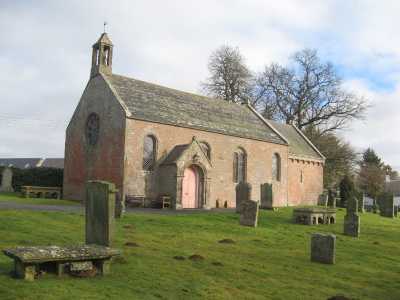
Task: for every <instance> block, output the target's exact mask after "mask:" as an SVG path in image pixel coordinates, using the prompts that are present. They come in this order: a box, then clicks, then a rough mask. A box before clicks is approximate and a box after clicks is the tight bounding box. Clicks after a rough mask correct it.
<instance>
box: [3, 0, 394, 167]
mask: <svg viewBox="0 0 400 300" xmlns="http://www.w3.org/2000/svg"><path fill="white" fill-rule="evenodd" d="M383 2H384V3H382V1H381V2H379V3H378V2H376V1H367V0H366V1H344V0H335V1H334V0H328V1H318V0H310V1H297V0H281V1H279V2H276V1H272V0H268V1H256V0H249V1H245V0H229V1H228V0H225V1H211V0H205V1H192V0H191V1H189V0H188V1H177V0H175V1H161V0H159V1H154V0H150V1H127V0H126V1H113V2H110V1H104V0H102V1H99V0H97V1H94V0H92V1H78V0H73V1H63V2H59V1H40V2H37V1H24V2H18V1H1V2H0V27H1V28H3V29H6V30H3V31H2V38H1V40H0V69H1V70H2V72H0V82H1V84H0V93H1V95H2V99H1V110H0V126H1V127H0V141H1V142H0V156H13V157H15V156H62V155H63V152H64V150H63V149H64V131H65V125H66V124H67V123H68V121H69V118H70V117H71V115H72V113H73V110H74V109H75V107H76V105H77V103H78V101H79V97H80V95H81V93H82V91H83V89H84V87H85V85H86V82H87V80H88V77H89V71H90V58H91V45H92V44H93V43H94V42H95V41H96V39H97V38H98V36H99V34H100V33H101V31H102V25H103V21H104V20H106V21H108V23H109V25H108V29H107V30H108V31H109V32H110V36H111V39H112V40H113V42H114V44H115V52H114V61H113V63H114V64H113V70H114V72H115V73H117V74H124V75H127V76H132V77H135V78H139V79H142V80H146V81H151V82H155V83H159V84H163V85H167V86H170V87H173V88H178V89H183V90H187V91H192V92H198V90H199V82H200V81H202V80H204V79H205V78H206V77H207V68H206V67H207V59H208V56H209V54H210V53H211V51H213V50H214V49H215V48H217V47H218V46H220V45H222V44H230V45H232V46H238V47H239V48H240V50H241V52H242V53H243V55H244V56H245V57H246V60H247V63H248V64H249V66H250V67H251V68H252V69H253V70H254V71H260V70H262V68H263V66H264V65H265V64H269V63H271V62H275V61H276V62H280V63H286V62H287V61H288V58H289V57H290V55H291V54H292V53H293V52H294V51H297V50H300V49H302V48H305V47H308V48H316V49H318V50H319V53H320V55H321V56H322V57H323V58H326V59H328V60H330V61H332V62H333V63H334V64H335V65H337V66H338V70H339V72H340V73H341V74H342V75H343V77H344V79H345V82H346V84H347V86H348V87H349V88H352V89H355V90H357V91H358V92H360V93H365V94H367V95H368V96H369V98H370V99H371V101H372V102H373V103H374V104H375V106H374V108H373V109H372V110H371V112H370V113H369V115H368V118H369V119H368V121H367V122H365V123H355V124H354V125H353V127H352V128H353V131H348V132H346V133H345V136H346V138H347V139H348V140H349V141H350V142H352V143H354V144H355V145H356V146H357V147H360V148H362V147H365V146H366V145H367V144H369V142H370V141H371V140H370V139H369V138H368V132H374V134H375V133H376V134H377V136H379V138H380V140H379V141H378V140H376V142H374V143H373V146H374V147H377V150H378V151H379V152H381V155H382V156H383V157H384V159H385V160H387V161H388V162H389V161H390V163H392V164H394V165H397V166H400V158H399V157H398V156H397V154H396V148H395V146H396V145H397V147H398V144H399V138H396V137H393V136H389V135H388V134H387V133H386V132H388V131H390V128H393V126H395V125H396V124H397V123H395V122H397V120H398V119H397V114H396V110H397V111H399V104H397V101H396V100H395V99H396V97H397V96H398V93H399V82H400V67H398V66H400V63H399V62H400V37H399V35H398V34H397V27H398V26H397V23H398V22H397V19H398V16H397V12H398V11H399V9H400V3H399V2H397V1H383ZM382 116H385V117H384V118H382ZM388 116H390V117H388ZM10 117H13V118H16V119H18V120H22V119H24V121H15V122H11V123H10V122H9V118H10ZM38 119H39V120H41V122H39V121H37V120H38ZM377 120H378V121H377ZM389 120H391V121H389ZM7 122H8V123H7ZM377 123H379V124H377ZM386 126H388V127H386ZM385 128H386V130H385Z"/></svg>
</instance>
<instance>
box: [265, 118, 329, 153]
mask: <svg viewBox="0 0 400 300" xmlns="http://www.w3.org/2000/svg"><path fill="white" fill-rule="evenodd" d="M268 122H269V123H271V125H272V126H273V127H274V128H275V129H276V130H278V131H279V133H280V134H282V135H283V136H284V137H285V138H286V139H287V140H288V142H289V154H291V155H293V156H297V157H303V158H310V159H319V160H321V159H323V157H322V156H321V155H320V154H319V153H318V152H317V151H316V150H315V149H314V148H313V147H312V146H311V145H310V144H309V143H308V142H307V140H306V139H305V138H304V137H303V136H302V135H301V134H300V133H299V132H298V131H297V130H296V128H295V127H294V126H292V125H288V124H284V123H280V122H275V121H270V120H268Z"/></svg>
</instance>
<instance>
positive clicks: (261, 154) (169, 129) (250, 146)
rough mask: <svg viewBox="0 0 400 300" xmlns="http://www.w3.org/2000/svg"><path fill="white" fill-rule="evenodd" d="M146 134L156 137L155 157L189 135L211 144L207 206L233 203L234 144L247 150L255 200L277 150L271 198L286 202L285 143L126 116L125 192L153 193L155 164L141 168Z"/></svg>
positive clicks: (279, 203) (159, 158)
mask: <svg viewBox="0 0 400 300" xmlns="http://www.w3.org/2000/svg"><path fill="white" fill-rule="evenodd" d="M148 134H152V135H154V136H155V137H156V138H157V141H158V151H157V161H158V162H159V163H160V162H162V160H163V158H165V157H166V156H167V154H168V153H169V152H170V151H171V150H172V148H173V147H174V146H176V145H179V144H188V143H190V142H191V140H192V137H193V136H196V138H197V140H198V141H205V142H207V143H208V144H209V145H210V147H211V164H212V169H211V171H210V174H209V177H210V179H211V183H210V195H209V196H210V198H209V202H210V205H211V207H215V203H216V200H219V203H224V202H225V201H227V203H228V206H229V207H235V186H236V183H234V182H233V170H232V166H233V153H234V151H235V150H237V148H238V147H241V148H243V149H244V150H245V151H246V154H247V181H248V182H249V183H251V184H252V186H253V187H258V188H254V189H253V194H252V200H255V201H259V200H260V195H259V194H260V193H259V190H260V189H259V186H260V185H261V184H262V183H264V182H266V181H269V182H271V178H272V169H271V165H272V155H273V154H274V153H279V155H280V156H281V158H282V176H281V181H280V182H276V181H273V184H274V201H275V203H276V205H277V206H286V205H287V192H286V191H287V181H286V178H287V155H288V153H287V151H288V150H287V149H288V147H287V146H285V145H278V144H272V143H267V142H263V141H256V140H250V139H244V138H239V137H232V136H226V135H222V134H217V133H212V132H205V131H200V130H195V129H190V128H183V127H177V126H170V125H164V124H157V123H151V122H146V121H139V120H133V119H128V120H127V127H126V144H125V145H126V157H125V183H124V185H125V188H124V190H125V193H126V194H132V195H147V196H148V197H150V198H154V197H157V193H158V189H157V168H156V169H155V170H154V171H152V172H148V171H143V170H142V158H143V156H142V155H143V140H144V137H145V136H146V135H148Z"/></svg>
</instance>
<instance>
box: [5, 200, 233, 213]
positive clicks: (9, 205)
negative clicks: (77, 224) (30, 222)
mask: <svg viewBox="0 0 400 300" xmlns="http://www.w3.org/2000/svg"><path fill="white" fill-rule="evenodd" d="M7 209H16V210H33V211H62V212H72V213H84V207H83V206H80V205H38V204H21V203H15V202H4V201H1V202H0V210H7ZM234 211H235V209H229V208H228V209H227V208H215V209H211V210H204V209H185V210H169V209H153V208H127V210H126V212H127V213H146V214H149V213H150V214H161V215H178V214H179V215H183V214H199V213H210V212H212V213H231V212H234Z"/></svg>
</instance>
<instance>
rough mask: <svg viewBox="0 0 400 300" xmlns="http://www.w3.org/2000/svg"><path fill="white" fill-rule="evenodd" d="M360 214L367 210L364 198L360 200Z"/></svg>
mask: <svg viewBox="0 0 400 300" xmlns="http://www.w3.org/2000/svg"><path fill="white" fill-rule="evenodd" d="M358 212H360V213H364V212H365V208H364V196H363V197H360V198H358Z"/></svg>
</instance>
